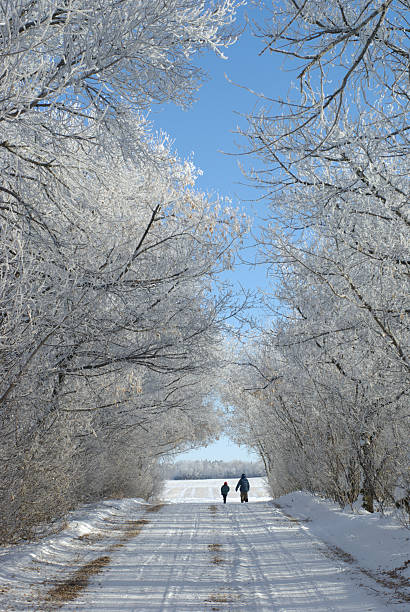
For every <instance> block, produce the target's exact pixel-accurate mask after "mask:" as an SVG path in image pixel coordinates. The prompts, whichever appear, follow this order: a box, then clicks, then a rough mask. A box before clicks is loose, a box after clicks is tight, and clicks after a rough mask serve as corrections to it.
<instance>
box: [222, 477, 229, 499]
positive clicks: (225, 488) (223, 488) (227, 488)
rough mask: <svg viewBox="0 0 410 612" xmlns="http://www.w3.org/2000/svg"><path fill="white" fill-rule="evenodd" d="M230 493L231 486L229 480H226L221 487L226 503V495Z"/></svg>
mask: <svg viewBox="0 0 410 612" xmlns="http://www.w3.org/2000/svg"><path fill="white" fill-rule="evenodd" d="M228 493H229V486H228V483H227V482H224V483H223V485H222V487H221V495H222V497H223V498H224V504H226V496H227V495H228Z"/></svg>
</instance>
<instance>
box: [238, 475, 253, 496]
mask: <svg viewBox="0 0 410 612" xmlns="http://www.w3.org/2000/svg"><path fill="white" fill-rule="evenodd" d="M238 489H239V490H240V492H241V493H247V492H248V491H249V489H250V486H249V480H248V479H247V478H246V476H245V474H242V476H241V477H240V479H239V480H238V484H237V485H236V488H235V491H237V490H238Z"/></svg>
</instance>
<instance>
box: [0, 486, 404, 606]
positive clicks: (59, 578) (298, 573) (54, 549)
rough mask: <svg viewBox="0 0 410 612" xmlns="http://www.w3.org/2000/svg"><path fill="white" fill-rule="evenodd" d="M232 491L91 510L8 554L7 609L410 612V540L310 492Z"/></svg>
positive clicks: (191, 489) (188, 492)
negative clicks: (273, 495) (244, 498)
mask: <svg viewBox="0 0 410 612" xmlns="http://www.w3.org/2000/svg"><path fill="white" fill-rule="evenodd" d="M228 482H229V485H230V486H231V491H230V494H229V496H228V503H227V504H226V505H224V504H223V503H221V496H220V486H221V484H222V481H216V480H206V481H205V480H204V481H172V482H167V483H166V486H165V489H164V493H163V500H164V502H165V503H164V505H161V504H156V505H148V504H145V503H144V502H142V501H141V500H110V501H106V502H102V503H100V504H96V505H89V506H85V507H84V508H82V509H80V510H77V511H76V512H73V513H72V514H71V515H70V516H69V517H68V524H67V526H66V528H65V529H64V530H63V531H61V532H60V533H58V534H56V535H54V536H50V537H48V538H46V539H44V540H42V541H40V542H35V543H27V544H24V545H21V546H14V547H7V548H3V549H0V610H1V611H3V610H4V611H8V610H10V611H11V610H36V611H42V612H43V611H44V612H47V611H49V610H50V611H51V610H63V611H64V610H66V611H71V612H74V611H75V612H79V611H84V612H88V611H93V612H96V611H102V610H107V611H108V610H109V611H112V612H114V611H118V612H119V611H122V610H127V611H144V610H146V611H147V612H148V611H149V612H153V611H158V612H159V611H161V610H167V611H173V612H185V611H187V612H188V611H193V612H202V611H207V610H221V611H223V610H226V611H227V610H230V611H236V610H238V611H239V610H248V611H249V612H254V611H261V612H263V611H266V612H329V611H343V612H366V611H372V612H379V611H380V612H382V611H384V612H386V611H396V612H408V611H409V610H410V604H409V601H410V600H409V596H410V593H409V590H408V584H407V587H406V578H407V579H408V577H409V574H408V559H409V542H410V539H409V538H410V532H409V531H408V530H406V529H404V528H403V527H401V526H399V525H398V524H397V523H395V522H394V521H393V520H392V519H389V518H383V517H380V516H379V515H369V514H367V513H361V514H352V513H349V512H343V511H341V510H340V509H339V508H338V507H337V506H335V505H334V504H332V503H330V502H327V501H324V500H320V499H319V498H317V497H314V496H311V495H309V494H306V493H294V494H291V495H287V496H285V497H282V498H279V499H278V500H271V499H270V498H269V495H268V492H267V490H266V487H265V485H264V481H263V479H260V478H254V479H250V483H251V491H250V495H249V503H248V504H240V503H238V494H237V493H235V491H234V488H235V484H236V482H235V481H232V482H231V481H228ZM406 562H407V563H406ZM90 568H92V571H90ZM94 570H95V571H94ZM73 585H74V586H73ZM70 589H71V590H70Z"/></svg>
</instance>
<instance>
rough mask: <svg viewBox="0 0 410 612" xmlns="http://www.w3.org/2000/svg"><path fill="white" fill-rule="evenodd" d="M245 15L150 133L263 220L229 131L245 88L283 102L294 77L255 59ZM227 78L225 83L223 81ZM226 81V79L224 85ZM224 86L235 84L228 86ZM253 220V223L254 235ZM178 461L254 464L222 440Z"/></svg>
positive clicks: (270, 58) (262, 277) (257, 47)
mask: <svg viewBox="0 0 410 612" xmlns="http://www.w3.org/2000/svg"><path fill="white" fill-rule="evenodd" d="M245 13H247V14H248V16H249V17H250V18H253V19H254V20H256V21H258V22H261V14H260V13H259V11H258V10H256V9H252V8H250V7H245V8H244V9H241V11H240V14H239V26H240V27H244V28H245V30H244V32H243V34H242V36H241V37H240V39H239V41H238V42H237V43H236V44H235V45H234V46H233V47H230V48H229V49H227V50H226V52H225V55H227V56H228V59H227V60H222V59H220V58H218V57H216V56H215V55H213V54H211V53H206V54H204V55H203V56H201V57H200V58H199V61H196V64H198V65H200V66H201V67H202V68H204V69H205V70H206V71H207V73H208V74H209V80H208V81H207V82H206V83H205V84H204V85H203V86H202V87H201V89H200V90H199V92H198V100H197V101H196V102H195V103H194V104H193V105H192V107H191V108H190V109H188V110H187V111H183V110H181V109H179V108H177V107H175V106H174V105H171V104H169V105H166V106H162V107H161V108H159V109H157V110H156V111H155V110H154V111H153V113H152V115H151V117H150V118H151V121H152V122H153V124H154V127H155V128H156V129H163V130H165V131H166V132H167V133H168V134H169V135H170V137H171V138H172V139H173V141H174V147H175V149H176V150H177V152H178V154H179V156H180V157H182V158H187V157H189V158H191V159H192V160H193V162H194V164H195V165H196V166H197V167H198V168H200V169H201V170H202V171H203V175H202V176H200V177H199V179H198V183H197V186H198V187H199V188H200V189H203V190H204V191H209V192H211V193H217V194H220V195H221V196H228V197H230V198H231V199H232V203H233V205H234V206H239V207H245V208H246V211H247V212H248V214H250V215H252V216H253V215H255V214H258V215H259V216H261V217H263V216H264V213H265V212H266V205H265V204H264V203H263V202H261V203H256V204H252V203H251V202H249V200H255V199H256V198H258V197H259V194H258V193H257V192H256V191H255V190H254V189H253V188H252V187H249V186H247V185H246V184H244V183H246V180H245V179H244V177H243V175H242V173H241V171H240V169H239V167H238V162H241V164H242V165H243V166H245V167H246V168H249V167H250V165H251V160H250V159H249V158H248V157H243V156H239V155H238V154H239V153H240V152H241V151H240V148H239V147H238V144H239V145H240V144H241V143H242V145H244V144H245V143H244V141H243V140H242V139H241V137H240V136H239V135H237V134H235V132H236V131H237V127H238V125H242V126H245V125H246V120H245V118H244V116H245V115H246V114H248V113H251V112H252V111H253V110H254V108H255V105H256V104H257V102H258V98H257V97H255V95H253V94H252V93H250V92H249V91H247V89H246V88H248V89H251V90H253V91H255V92H258V93H264V94H265V95H268V96H271V97H283V98H285V97H286V95H287V92H288V89H289V86H290V82H291V79H292V78H293V79H295V76H294V74H291V73H289V72H285V71H284V70H282V66H281V64H282V61H281V59H280V58H278V57H277V56H276V55H274V54H271V53H269V51H267V52H265V53H263V54H262V55H259V54H260V52H261V50H262V49H263V48H264V46H265V44H264V41H263V40H262V39H260V38H256V37H255V36H253V35H252V33H251V31H250V29H249V27H245V19H244V15H245ZM227 77H228V78H227ZM228 79H229V80H228ZM230 81H232V82H233V83H235V84H236V85H234V84H232V83H231V82H230ZM257 225H258V221H256V222H255V231H257ZM248 245H249V246H248V249H247V252H246V253H245V256H246V257H247V259H249V260H252V259H253V257H254V255H255V250H254V249H253V248H252V239H251V238H249V241H248ZM232 280H233V282H235V283H238V284H241V285H242V286H244V287H246V288H249V289H257V288H262V289H263V288H264V287H266V286H267V280H266V270H265V269H264V268H259V269H256V270H255V269H249V268H248V267H247V266H245V265H242V266H240V267H239V268H238V269H236V271H235V272H234V273H233V275H232ZM178 459H220V460H227V461H228V460H231V459H244V460H256V459H257V457H256V455H249V453H248V450H247V449H246V446H241V447H238V446H237V445H236V444H234V443H233V442H232V441H231V440H229V439H228V438H226V437H223V438H221V439H220V440H219V441H217V442H215V443H214V444H211V445H209V446H208V447H207V448H203V449H198V450H194V451H190V452H188V453H184V454H182V455H180V456H179V457H178Z"/></svg>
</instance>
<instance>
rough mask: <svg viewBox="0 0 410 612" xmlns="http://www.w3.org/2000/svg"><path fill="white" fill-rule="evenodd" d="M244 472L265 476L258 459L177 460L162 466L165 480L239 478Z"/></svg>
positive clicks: (252, 475)
mask: <svg viewBox="0 0 410 612" xmlns="http://www.w3.org/2000/svg"><path fill="white" fill-rule="evenodd" d="M243 473H245V474H246V475H247V476H249V477H255V476H265V470H264V467H263V464H262V462H259V461H206V460H198V461H177V462H176V463H174V464H172V465H165V466H164V478H165V479H167V480H197V479H201V478H221V479H226V478H239V477H240V475H241V474H243Z"/></svg>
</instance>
